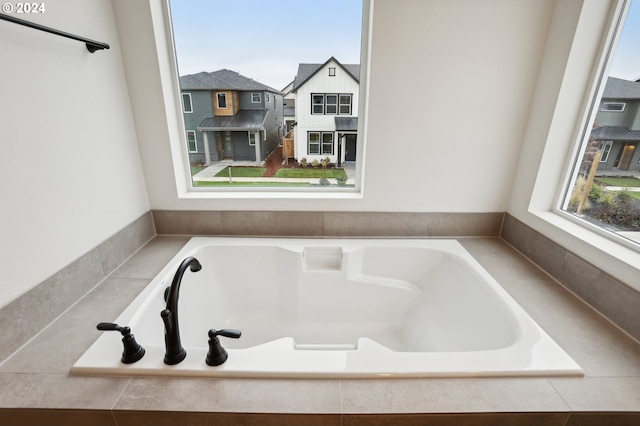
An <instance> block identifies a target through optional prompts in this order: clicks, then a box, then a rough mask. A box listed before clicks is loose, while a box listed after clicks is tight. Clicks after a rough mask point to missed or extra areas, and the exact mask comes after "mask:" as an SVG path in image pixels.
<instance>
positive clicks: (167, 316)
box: [160, 257, 202, 365]
mask: <svg viewBox="0 0 640 426" xmlns="http://www.w3.org/2000/svg"><path fill="white" fill-rule="evenodd" d="M187 268H190V269H191V272H198V271H199V270H200V269H202V265H200V262H198V260H197V259H196V258H195V257H187V258H186V259H185V260H183V261H182V263H181V264H180V266H179V267H178V270H177V271H176V274H175V275H174V277H173V281H172V282H171V287H170V289H169V294H168V296H167V298H166V299H167V306H166V308H165V309H164V310H162V312H160V316H161V317H162V321H163V322H164V344H165V348H166V350H165V354H164V363H165V364H168V365H174V364H178V363H179V362H181V361H182V360H183V359H184V358H185V357H186V356H187V351H185V350H184V348H183V347H182V343H181V342H180V327H179V325H178V296H179V294H180V284H181V283H182V277H183V275H184V273H185V272H186V270H187Z"/></svg>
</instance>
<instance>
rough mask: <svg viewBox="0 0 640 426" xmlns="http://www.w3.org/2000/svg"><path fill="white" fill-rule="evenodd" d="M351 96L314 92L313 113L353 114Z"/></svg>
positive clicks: (312, 97)
mask: <svg viewBox="0 0 640 426" xmlns="http://www.w3.org/2000/svg"><path fill="white" fill-rule="evenodd" d="M351 98H352V96H351V94H343V93H341V94H333V93H328V94H320V93H314V94H312V95H311V113H312V114H327V115H336V114H340V115H351ZM338 102H339V103H338Z"/></svg>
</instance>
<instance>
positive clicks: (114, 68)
mask: <svg viewBox="0 0 640 426" xmlns="http://www.w3.org/2000/svg"><path fill="white" fill-rule="evenodd" d="M45 6H46V11H45V13H44V14H40V15H21V16H18V17H20V18H23V19H26V20H30V21H33V22H37V23H41V24H43V25H47V26H51V27H54V28H58V29H61V30H64V31H67V32H70V33H76V34H79V35H82V36H85V37H88V38H92V39H95V40H98V41H103V42H107V43H109V44H110V46H111V49H110V50H105V51H99V52H96V53H94V54H91V53H89V52H88V51H87V50H86V48H85V47H84V44H82V43H79V42H77V41H72V40H69V39H64V38H61V37H57V36H53V35H50V34H47V33H43V32H40V31H36V30H34V29H30V28H26V27H21V26H18V25H16V24H13V23H9V22H5V21H0V52H2V59H1V61H2V66H1V67H0V123H1V124H0V194H1V195H0V197H1V200H2V201H1V203H2V207H1V208H0V226H1V232H0V235H1V237H0V270H1V271H2V280H1V281H0V306H3V305H5V304H6V303H8V302H10V301H11V300H12V299H14V298H15V297H17V296H19V295H21V294H22V293H24V292H25V291H27V290H29V289H30V288H32V287H33V286H34V285H36V284H38V283H39V282H40V281H42V280H44V279H46V278H48V277H49V276H51V275H52V274H54V273H55V272H57V271H58V270H60V269H61V268H63V267H64V266H66V265H68V264H69V263H70V262H72V261H73V260H75V259H77V258H78V257H80V256H81V255H83V254H85V253H86V252H87V251H89V250H90V249H92V248H94V247H95V246H96V245H98V244H99V243H101V242H102V241H104V240H105V239H107V238H108V237H110V236H111V235H113V234H114V233H115V232H117V231H119V230H120V229H122V228H123V227H124V226H126V225H128V224H129V223H131V222H132V221H134V220H135V219H137V218H138V217H140V216H141V215H142V214H144V213H145V212H146V211H148V209H149V201H148V197H147V194H146V189H145V184H144V176H143V173H142V168H141V163H140V156H139V152H138V147H137V144H136V135H135V128H134V123H133V119H132V113H131V107H130V103H129V96H128V93H127V87H126V80H125V76H124V72H123V65H122V56H121V53H120V46H119V41H118V34H117V31H116V27H115V20H114V17H113V8H112V4H111V1H109V0H92V1H90V2H87V1H82V0H56V1H55V2H45ZM14 16H17V15H14Z"/></svg>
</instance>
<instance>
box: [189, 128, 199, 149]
mask: <svg viewBox="0 0 640 426" xmlns="http://www.w3.org/2000/svg"><path fill="white" fill-rule="evenodd" d="M187 148H188V150H189V152H198V146H197V144H196V132H195V130H187Z"/></svg>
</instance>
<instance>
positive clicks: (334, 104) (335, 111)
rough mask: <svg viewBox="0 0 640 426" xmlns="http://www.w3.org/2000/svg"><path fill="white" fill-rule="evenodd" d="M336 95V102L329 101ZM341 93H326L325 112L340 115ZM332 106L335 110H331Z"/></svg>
mask: <svg viewBox="0 0 640 426" xmlns="http://www.w3.org/2000/svg"><path fill="white" fill-rule="evenodd" d="M330 96H331V97H335V103H329V97H330ZM339 98H340V95H339V94H337V93H325V95H324V114H325V115H338V99H339ZM329 107H331V109H332V111H333V112H330V111H329Z"/></svg>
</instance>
